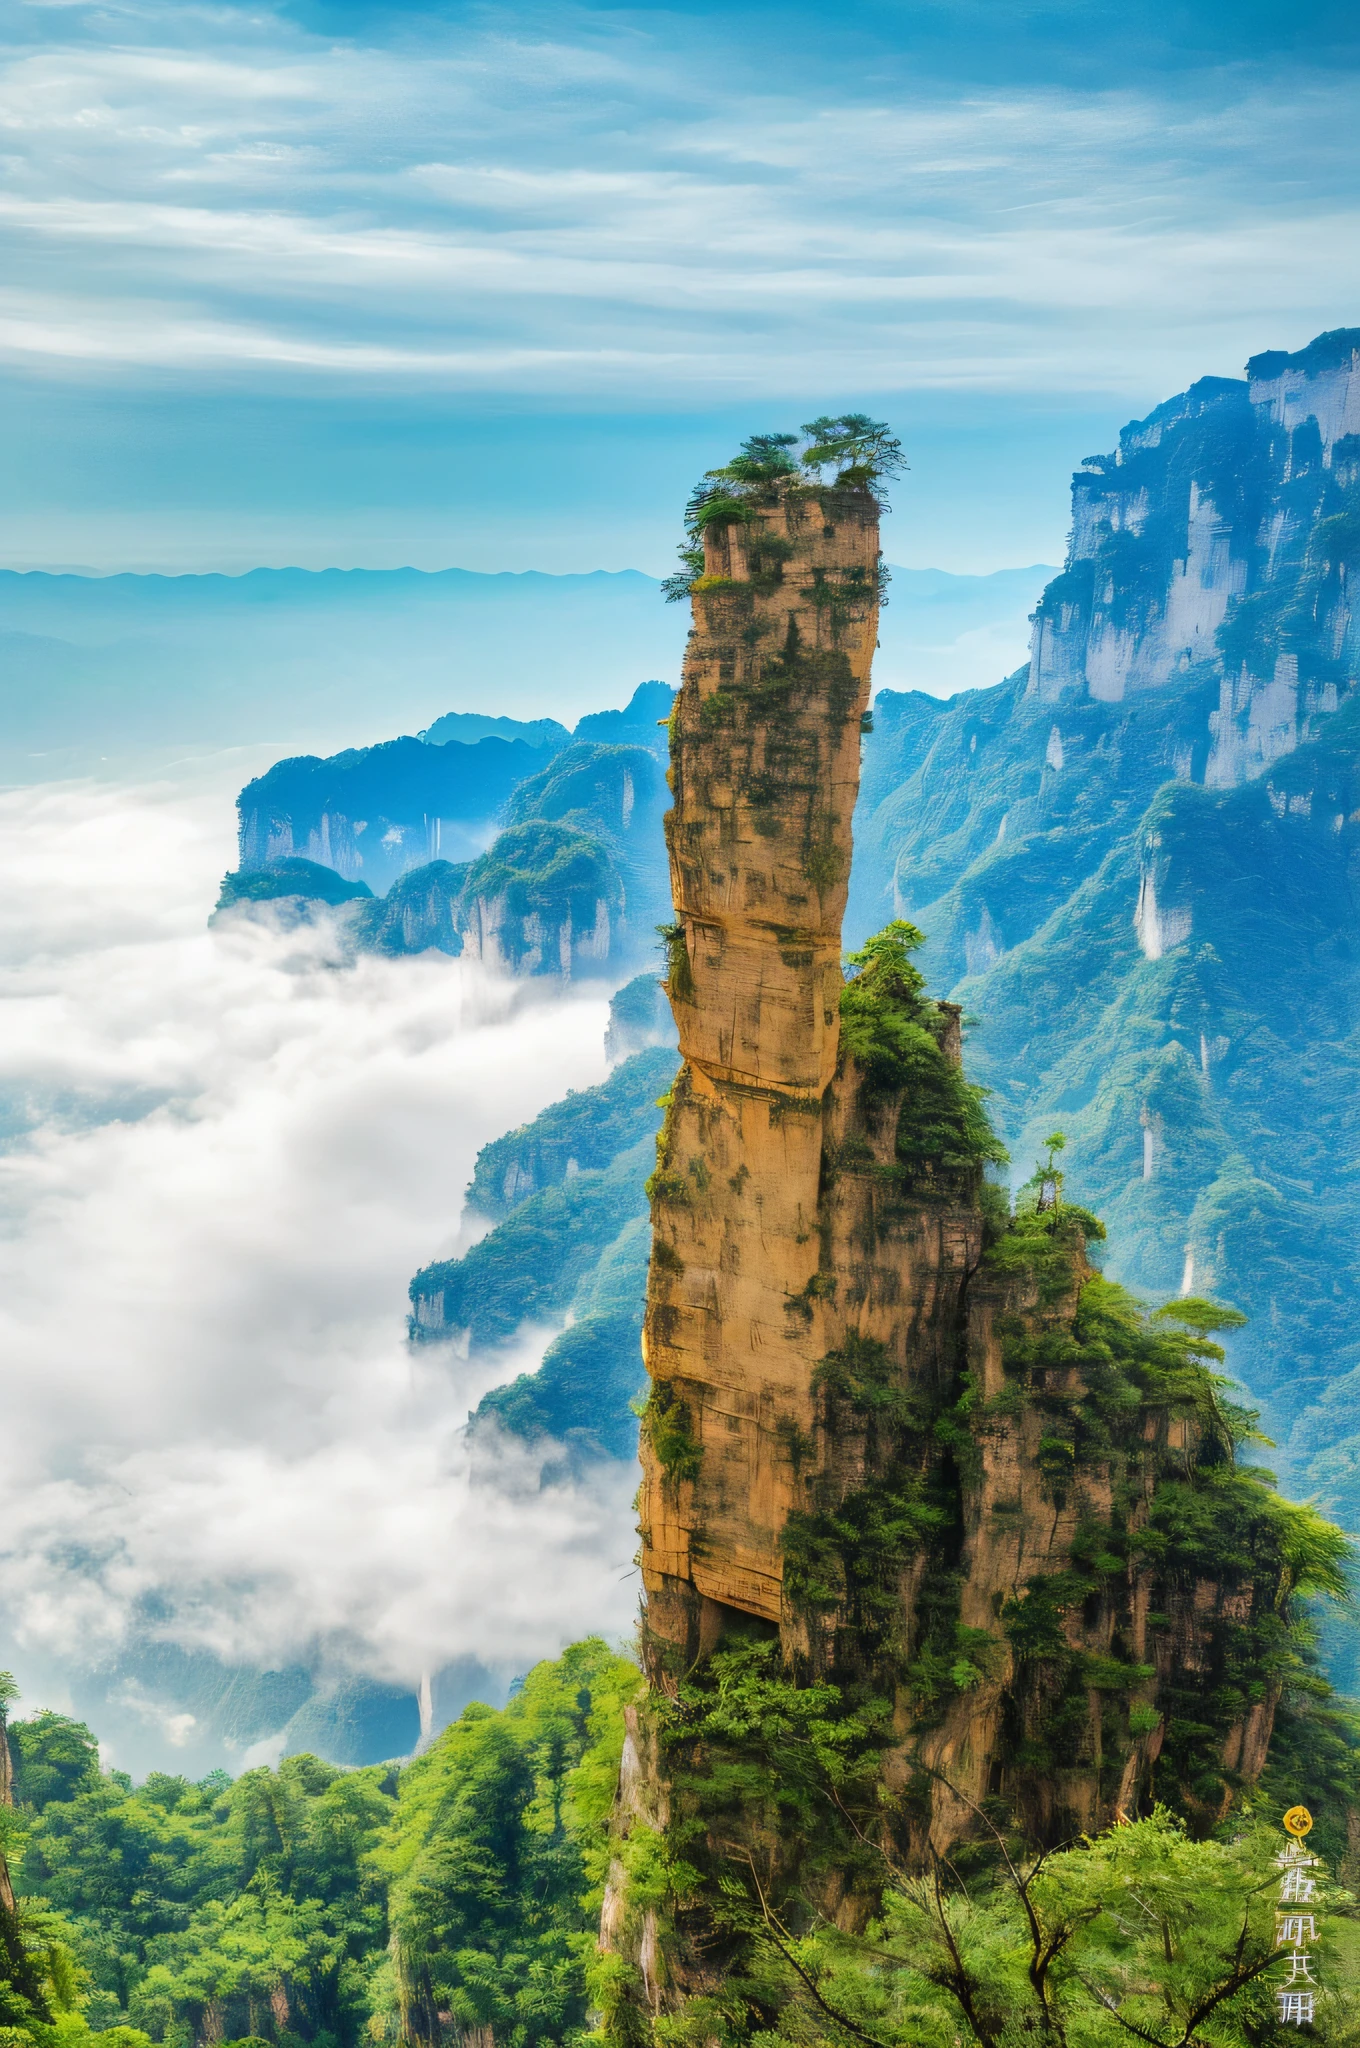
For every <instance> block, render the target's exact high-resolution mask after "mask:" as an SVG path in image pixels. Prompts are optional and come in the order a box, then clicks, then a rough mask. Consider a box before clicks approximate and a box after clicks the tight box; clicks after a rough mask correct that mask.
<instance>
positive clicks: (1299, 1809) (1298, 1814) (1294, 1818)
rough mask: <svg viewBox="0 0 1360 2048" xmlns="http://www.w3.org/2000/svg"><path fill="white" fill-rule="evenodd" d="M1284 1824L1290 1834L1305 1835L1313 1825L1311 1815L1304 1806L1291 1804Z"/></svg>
mask: <svg viewBox="0 0 1360 2048" xmlns="http://www.w3.org/2000/svg"><path fill="white" fill-rule="evenodd" d="M1284 1824H1285V1827H1286V1829H1287V1830H1288V1832H1289V1833H1290V1834H1291V1835H1306V1834H1307V1832H1308V1830H1309V1828H1311V1827H1312V1825H1313V1816H1312V1814H1311V1813H1310V1812H1309V1811H1308V1808H1307V1807H1306V1806H1291V1807H1290V1809H1289V1811H1288V1813H1287V1814H1286V1815H1285V1817H1284Z"/></svg>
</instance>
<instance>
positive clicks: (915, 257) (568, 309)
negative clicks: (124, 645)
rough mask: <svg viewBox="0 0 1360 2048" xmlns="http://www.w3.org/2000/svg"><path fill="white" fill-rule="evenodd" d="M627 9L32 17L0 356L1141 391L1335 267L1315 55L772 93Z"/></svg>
mask: <svg viewBox="0 0 1360 2048" xmlns="http://www.w3.org/2000/svg"><path fill="white" fill-rule="evenodd" d="M656 19H657V18H656V17H653V26H652V27H651V28H650V29H649V30H648V31H647V32H643V31H642V30H640V29H639V28H638V27H637V26H636V25H635V24H631V25H629V26H627V27H611V26H610V25H609V24H608V23H606V24H605V25H604V26H601V24H600V23H599V22H592V21H591V20H590V18H589V17H585V16H582V17H578V18H577V21H576V29H577V38H576V40H575V41H574V42H573V41H570V40H568V39H567V38H566V37H565V36H560V37H558V38H557V39H555V40H554V39H549V38H546V37H545V38H535V37H534V36H532V35H530V34H528V33H524V34H521V35H519V36H518V37H510V36H506V35H504V34H497V33H494V32H488V31H486V30H485V29H473V28H469V27H468V26H466V25H460V26H455V25H452V24H440V23H438V22H436V21H427V22H426V23H425V24H424V25H423V26H422V27H421V28H420V31H419V34H418V35H415V36H412V37H411V39H409V40H408V41H406V42H404V43H402V44H400V45H392V46H389V47H371V46H365V47H361V46H359V45H358V44H357V43H356V42H349V43H346V42H336V41H326V40H323V39H322V38H321V37H319V36H309V35H308V34H306V33H305V32H304V31H303V30H301V29H299V28H297V27H295V26H293V25H291V24H289V23H287V22H285V21H284V20H282V19H281V18H278V17H274V16H271V15H270V14H269V13H268V12H267V11H263V12H258V13H250V14H247V13H245V12H244V11H238V10H232V9H220V10H215V11H213V12H211V13H206V12H204V13H192V14H186V13H185V12H184V11H183V10H169V9H165V8H154V7H153V8H147V9H145V10H141V11H139V12H138V13H137V14H136V15H135V16H132V17H128V16H117V15H115V16H113V17H105V16H100V15H91V16H89V17H81V19H80V21H79V22H78V21H77V20H76V19H74V18H69V17H67V16H65V15H53V17H52V37H53V43H52V45H51V46H49V47H47V48H45V49H41V50H34V49H32V48H26V49H16V50H13V51H11V52H10V54H9V59H8V62H7V64H6V66H5V68H4V73H3V76H2V77H0V132H2V133H3V140H4V146H5V150H6V154H7V159H8V162H7V169H8V172H9V175H8V177H7V180H6V184H7V195H8V196H7V198H6V199H5V201H4V204H3V209H0V228H2V230H3V235H4V241H5V245H6V246H7V248H8V256H7V257H6V259H5V271H6V275H7V278H8V283H7V284H6V286H5V287H4V290H3V292H0V321H2V322H3V324H2V325H0V349H3V350H7V351H9V353H10V355H11V358H12V360H13V361H14V362H15V363H16V364H19V365H25V366H27V367H29V368H40V367H41V366H42V365H43V364H44V363H51V362H53V361H54V360H55V361H56V362H58V363H61V362H64V363H65V364H66V365H67V366H68V368H70V367H71V366H81V367H80V370H79V373H80V374H86V375H92V374H94V373H95V371H96V369H97V368H98V367H99V366H103V367H104V368H105V369H106V370H107V371H108V372H110V373H113V374H117V373H126V372H128V371H129V370H133V369H138V368H140V369H146V370H150V369H153V368H169V369H174V370H178V371H182V372H190V373H193V374H196V375H199V376H206V377H208V378H210V379H211V378H217V379H226V380H230V379H232V378H235V379H238V380H239V379H245V380H246V381H249V380H251V379H259V378H268V377H275V378H278V377H285V378H286V377H287V376H289V375H294V374H298V373H302V372H307V373H311V374H320V375H324V376H327V377H331V378H339V379H341V380H344V379H352V380H357V381H359V382H361V383H368V384H372V383H375V382H376V383H379V384H380V383H382V382H384V381H387V382H395V383H397V384H402V383H403V382H405V383H411V382H416V383H419V382H421V381H422V380H424V381H427V382H430V383H432V384H434V385H437V386H446V387H449V388H454V389H457V388H462V387H469V388H473V389H497V390H513V391H517V392H522V393H538V394H540V395H542V394H558V395H562V394H569V393H573V392H575V393H586V394H597V395H598V394H605V395H608V396H610V397H611V398H614V399H619V398H622V397H625V396H626V395H627V394H629V393H631V394H633V395H634V397H642V398H645V399H646V400H647V401H648V402H654V401H655V399H656V396H657V391H658V379H659V380H660V388H661V390H662V391H664V393H665V394H666V396H667V397H668V398H670V399H671V400H680V399H684V400H685V401H686V402H693V401H694V400H696V399H698V398H714V397H719V396H727V397H732V396H740V395H742V394H743V393H747V392H753V391H760V392H767V391H768V392H774V393H779V392H781V391H788V392H795V391H805V390H807V389H808V388H810V387H813V386H815V385H817V384H818V383H826V382H828V381H835V382H837V383H849V384H852V385H858V386H860V387H862V388H865V389H872V390H875V391H891V390H894V389H900V388H908V387H910V388H920V387H926V388H931V387H934V388H941V389H944V388H950V387H964V388H969V387H975V388H985V389H1002V390H1007V389H1022V388H1023V389H1033V390H1048V391H1070V390H1072V389H1073V388H1074V387H1075V388H1081V389H1090V390H1093V391H1094V390H1100V391H1111V390H1119V389H1121V388H1133V387H1136V388H1138V389H1140V390H1143V389H1146V387H1147V383H1148V379H1149V375H1150V374H1151V375H1152V376H1154V377H1157V378H1158V379H1159V381H1160V380H1161V378H1162V377H1163V375H1164V378H1165V381H1166V384H1167V388H1171V387H1172V386H1173V385H1174V383H1176V382H1178V381H1182V380H1183V366H1184V363H1185V360H1186V356H1187V352H1188V351H1189V352H1197V353H1198V357H1199V360H1198V361H1197V362H1196V365H1195V367H1196V368H1197V369H1200V370H1202V369H1208V368H1218V369H1228V370H1231V371H1235V370H1237V369H1238V368H1239V367H1240V363H1241V359H1242V357H1243V355H1244V354H1245V353H1246V352H1247V350H1248V349H1249V348H1254V347H1256V346H1259V345H1261V343H1262V324H1263V321H1264V319H1265V317H1266V315H1267V313H1269V314H1270V315H1271V316H1272V317H1273V318H1274V320H1275V322H1276V324H1277V325H1278V322H1279V313H1278V310H1277V309H1279V308H1281V307H1288V308H1289V309H1290V317H1289V322H1288V324H1287V327H1286V329H1284V330H1282V331H1281V332H1280V333H1279V334H1278V335H1277V336H1276V337H1275V338H1277V339H1279V340H1281V341H1283V342H1286V343H1288V342H1290V341H1295V342H1297V341H1300V340H1303V339H1306V338H1307V337H1308V335H1309V334H1310V333H1311V332H1312V331H1313V328H1314V326H1315V325H1318V324H1326V323H1327V321H1328V319H1333V320H1334V318H1335V317H1336V308H1337V307H1338V306H1341V305H1346V304H1349V303H1351V302H1352V301H1353V300H1354V298H1355V297H1356V295H1357V291H1360V236H1357V234H1356V232H1355V229H1356V209H1355V206H1354V204H1353V203H1352V202H1353V192H1354V169H1355V165H1354V142H1353V139H1352V141H1351V142H1349V143H1348V142H1347V140H1346V138H1347V137H1348V136H1350V137H1352V138H1353V124H1352V123H1351V122H1350V120H1349V114H1348V106H1349V100H1350V94H1351V86H1350V82H1349V80H1347V79H1345V78H1341V79H1337V80H1334V81H1327V80H1325V79H1320V78H1318V77H1316V76H1309V75H1307V74H1300V73H1278V74H1277V75H1276V76H1275V78H1274V79H1273V80H1271V81H1270V82H1269V85H1268V86H1267V85H1266V83H1265V82H1264V81H1263V79H1262V77H1261V76H1260V75H1259V73H1258V71H1256V70H1254V69H1253V68H1252V67H1251V66H1250V65H1243V66H1241V67H1238V68H1237V69H1236V70H1233V71H1224V72H1222V73H1219V74H1206V79H1207V82H1206V83H1205V85H1204V87H1203V91H1202V93H1201V95H1200V97H1198V98H1192V99H1186V97H1185V95H1184V94H1182V95H1181V97H1180V98H1176V97H1174V96H1171V95H1170V94H1169V93H1168V94H1162V95H1161V96H1158V95H1157V94H1156V93H1154V92H1153V91H1151V90H1150V89H1147V88H1143V89H1139V90H1134V89H1125V90H1103V91H1087V92H1078V91H1075V90H1073V89H1070V88H1067V89H1059V88H1057V87H1051V88H1048V89H1045V90H1039V89H1036V88H1033V87H1030V86H1026V87H1024V88H1016V89H1014V90H1012V91H1009V92H1006V91H1002V90H999V89H995V88H992V89H989V90H986V91H978V90H972V91H966V92H965V91H962V90H955V91H954V92H953V93H952V94H946V93H944V92H943V91H942V90H941V89H940V88H939V87H938V86H934V87H932V86H929V85H928V84H926V83H918V84H916V85H915V86H912V87H908V86H903V85H900V84H899V85H885V84H882V83H880V85H879V86H878V87H877V88H876V89H873V88H869V87H867V86H863V85H862V86H861V87H860V89H859V90H858V91H857V92H856V93H855V94H854V95H851V94H850V93H849V91H848V90H847V88H846V86H845V84H844V82H843V81H830V80H829V81H827V82H826V85H825V89H824V90H823V91H822V92H820V93H818V94H811V93H810V94H808V95H807V96H806V97H795V96H793V95H791V94H790V93H789V92H788V91H787V90H782V89H781V90H775V89H773V88H772V89H770V90H767V91H765V92H763V93H761V92H757V91H755V90H754V89H753V88H752V86H751V83H750V71H751V67H750V65H749V64H747V65H746V66H745V67H737V68H736V70H735V71H734V70H733V69H732V67H729V66H725V65H723V64H714V63H713V62H712V61H706V58H709V57H711V53H708V52H705V49H704V44H703V40H702V37H695V36H691V37H690V38H689V39H688V40H686V39H685V37H684V35H683V33H682V32H681V31H680V30H679V29H677V28H676V26H675V24H674V22H672V23H671V24H670V26H669V27H668V28H663V27H659V26H656V25H655V24H656ZM134 37H135V38H136V39H137V40H135V41H134V40H133V38H134ZM1319 135H1326V136H1328V137H1330V138H1331V140H1330V141H1329V143H1328V145H1327V146H1326V148H1325V149H1324V150H1321V151H1319V149H1318V146H1317V138H1318V136H1319ZM1265 165H1269V175H1268V176H1265V175H1263V174H1262V167H1263V166H1265ZM1296 329H1297V331H1295V330H1296ZM1163 362H1164V363H1165V371H1164V372H1163V371H1162V370H1161V369H1160V365H1161V364H1162V363H1163ZM1153 366H1158V367H1153ZM72 373H73V374H74V373H76V371H75V370H73V371H72Z"/></svg>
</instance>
